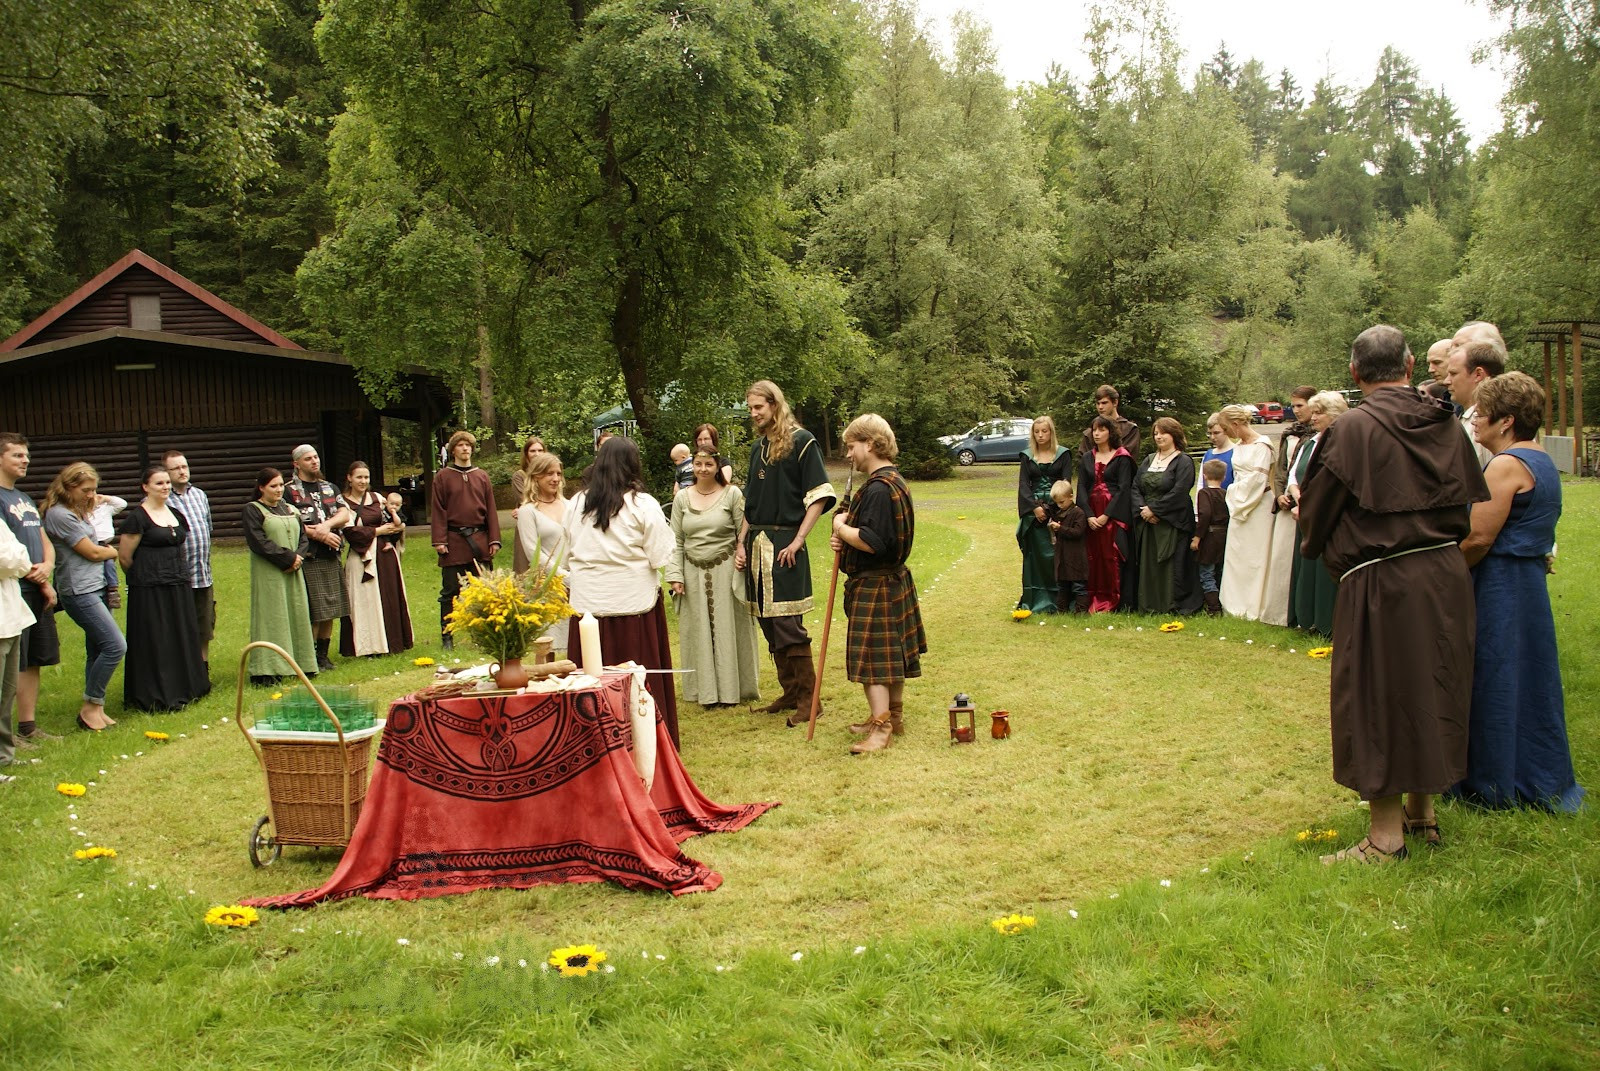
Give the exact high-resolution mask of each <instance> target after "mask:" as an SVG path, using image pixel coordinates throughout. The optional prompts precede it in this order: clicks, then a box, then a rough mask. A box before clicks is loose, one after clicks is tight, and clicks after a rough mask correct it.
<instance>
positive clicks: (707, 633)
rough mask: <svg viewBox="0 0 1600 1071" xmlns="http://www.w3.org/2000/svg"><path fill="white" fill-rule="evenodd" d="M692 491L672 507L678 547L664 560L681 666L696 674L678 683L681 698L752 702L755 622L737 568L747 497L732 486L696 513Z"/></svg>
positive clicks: (685, 492) (684, 492) (708, 702)
mask: <svg viewBox="0 0 1600 1071" xmlns="http://www.w3.org/2000/svg"><path fill="white" fill-rule="evenodd" d="M690 494H691V491H690V488H687V487H686V488H684V489H683V490H681V491H679V492H678V494H677V496H676V497H675V498H674V499H673V504H672V534H673V536H674V537H676V539H677V544H678V546H677V550H676V552H675V553H674V554H673V556H672V558H671V559H670V560H669V561H668V562H667V567H666V579H667V582H668V583H669V584H671V583H681V584H682V585H683V594H682V595H680V596H674V602H675V603H676V604H677V610H678V649H679V651H678V665H679V666H680V668H683V669H689V670H693V672H692V673H685V674H683V676H681V677H680V678H679V679H678V693H679V695H680V697H681V698H683V699H686V700H688V701H689V702H691V703H699V704H700V705H701V706H712V705H713V704H718V703H747V702H750V701H752V700H755V699H759V698H760V697H761V696H760V693H759V692H758V691H757V688H756V678H757V672H758V663H757V661H756V624H755V619H754V618H753V617H751V616H750V609H749V607H748V605H747V604H746V603H745V601H744V598H743V596H744V576H743V575H742V574H741V573H739V572H737V571H735V569H734V568H733V550H734V547H735V545H736V544H737V542H738V537H739V522H740V520H741V519H743V517H744V495H743V493H742V492H740V490H739V489H738V488H737V487H732V486H729V487H727V488H725V489H724V490H723V492H722V495H721V497H719V498H718V499H717V500H716V501H715V502H713V503H712V504H711V505H709V506H707V507H706V508H705V509H695V508H694V505H693V504H692V500H691V498H690Z"/></svg>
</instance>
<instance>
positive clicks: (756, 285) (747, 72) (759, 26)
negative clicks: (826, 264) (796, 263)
mask: <svg viewBox="0 0 1600 1071" xmlns="http://www.w3.org/2000/svg"><path fill="white" fill-rule="evenodd" d="M318 40H319V44H320V45H321V47H322V49H323V52H324V54H325V56H326V57H327V58H328V59H329V61H330V62H331V63H333V64H334V65H335V67H336V68H337V69H338V70H339V71H341V72H342V73H343V74H344V76H345V77H346V78H347V79H348V80H349V82H350V83H351V85H352V87H353V93H354V96H355V99H356V100H357V101H358V102H359V104H360V107H361V108H362V109H364V111H365V113H366V114H367V115H368V116H370V118H371V122H372V123H373V124H374V126H375V128H376V130H377V131H378V132H379V134H380V135H381V138H382V143H383V145H384V146H385V147H386V149H387V151H388V152H390V153H391V154H392V156H393V158H394V160H395V162H396V165H397V167H398V170H399V172H400V173H401V174H403V175H405V176H407V179H408V182H409V183H410V185H411V187H412V194H414V201H415V204H417V205H419V206H421V207H422V209H423V210H424V213H423V214H424V215H425V216H426V217H427V218H429V219H431V220H432V221H434V222H436V223H439V224H440V225H441V226H444V225H445V221H447V220H448V221H449V224H448V226H447V227H445V231H444V234H445V235H447V236H450V237H449V240H448V242H447V244H448V245H449V247H450V248H452V249H457V250H464V249H465V248H466V246H465V245H464V244H463V242H464V241H465V240H466V239H467V237H468V236H470V238H471V243H472V247H473V249H474V250H481V252H478V253H477V254H476V255H477V264H478V266H479V267H478V272H477V282H476V283H475V285H474V286H473V287H472V288H471V289H470V290H469V291H468V293H469V295H470V301H471V306H472V307H471V309H470V312H471V316H470V317H469V318H471V319H475V320H476V321H477V322H476V324H475V325H474V327H473V329H472V330H471V331H470V332H467V337H466V338H462V337H460V334H459V333H460V332H463V331H466V328H465V324H464V322H460V323H457V325H456V327H455V328H454V332H455V333H454V334H453V335H452V338H453V344H452V346H451V350H452V352H454V353H457V354H462V353H469V352H470V353H472V354H473V355H474V356H473V358H472V359H473V360H474V361H476V362H477V363H478V364H479V365H480V366H484V365H487V367H489V368H490V369H491V370H492V379H493V392H492V393H493V398H494V399H495V401H496V402H497V403H499V404H500V406H501V407H502V409H503V410H506V412H503V413H502V414H501V416H502V423H508V422H510V421H512V420H516V419H520V418H521V417H522V416H523V415H525V414H527V413H529V412H530V410H531V407H532V405H533V403H534V402H535V401H536V400H537V394H536V391H535V390H533V389H531V388H530V384H529V381H528V379H527V378H526V376H527V373H528V372H529V371H530V370H533V371H534V373H535V379H534V382H535V383H536V382H537V381H538V378H539V377H541V376H543V375H545V374H546V372H547V371H548V370H549V369H551V368H552V367H553V366H555V365H558V364H561V365H566V366H568V367H569V368H576V369H578V370H579V373H580V374H582V375H583V376H585V377H586V379H587V380H589V381H591V382H593V381H598V380H605V379H610V380H612V381H613V382H614V381H615V380H616V379H617V378H620V380H621V383H622V385H623V387H624V391H625V394H626V397H627V400H628V401H629V402H630V403H631V404H632V406H633V409H634V413H635V415H636V416H637V418H638V420H639V423H640V428H641V431H642V432H643V434H644V435H645V437H646V439H647V440H650V441H651V443H652V445H654V446H655V447H656V448H658V449H659V448H661V447H662V446H663V445H664V444H663V443H661V441H660V440H661V438H662V428H663V423H662V419H661V399H662V397H663V395H664V393H665V392H666V389H667V387H668V386H669V385H672V384H677V385H679V388H680V394H687V395H688V396H690V397H698V398H715V397H722V398H727V397H730V396H731V397H738V396H740V395H742V393H743V385H744V381H746V380H747V379H748V378H750V377H751V375H752V373H754V374H766V373H771V374H773V375H775V376H777V377H778V378H780V379H782V378H783V370H784V369H785V368H786V367H788V366H792V365H795V364H797V363H801V362H803V361H806V360H808V354H807V353H804V352H795V351H793V350H781V351H765V352H751V351H750V350H748V349H745V347H746V346H748V345H750V344H751V340H752V337H755V338H758V339H762V340H773V341H787V342H791V343H793V342H799V343H800V344H801V346H802V348H803V349H805V350H809V351H831V352H833V353H835V354H837V353H841V352H845V351H847V350H848V349H849V345H848V343H845V342H841V341H840V340H839V339H837V338H835V337H831V336H830V337H825V338H821V339H818V338H804V339H799V338H797V337H796V336H794V335H793V334H785V333H784V332H772V333H770V334H763V333H762V332H760V331H752V330H751V329H750V328H748V327H747V326H745V325H748V324H750V323H752V322H755V321H757V320H758V319H759V318H760V317H762V316H770V315H772V314H773V313H774V311H776V312H778V313H779V314H780V316H779V319H780V320H782V321H788V322H792V318H793V317H798V318H800V319H803V320H804V322H806V323H807V324H808V325H809V326H812V327H815V328H818V329H821V330H824V331H827V332H836V331H838V330H840V329H842V328H843V326H844V325H843V321H842V319H841V318H840V317H838V316H837V315H834V316H831V317H830V316H828V315H818V310H817V309H816V305H815V303H816V301H817V300H818V299H819V298H820V297H821V296H823V295H825V294H826V293H827V292H828V289H829V286H830V284H829V282H828V281H827V280H809V279H803V280H796V279H794V278H793V277H792V272H793V269H792V267H790V266H789V265H788V264H787V262H786V261H785V259H784V258H785V257H786V256H787V255H788V254H789V253H790V251H791V249H792V240H791V239H790V237H789V236H788V235H787V233H786V230H785V223H786V220H785V214H786V209H785V206H784V204H783V202H782V198H781V179H782V177H783V175H784V172H785V169H786V168H787V166H788V165H789V162H790V160H791V156H792V153H793V150H794V147H795V144H796V141H797V139H798V133H797V131H798V129H799V127H800V126H801V124H803V122H804V121H805V120H806V118H807V117H808V116H809V115H810V114H811V113H812V111H813V109H814V108H816V107H817V106H819V104H820V103H822V102H828V101H831V100H832V99H833V98H834V97H835V96H836V95H837V94H838V93H839V92H840V91H841V89H842V86H843V75H844V62H845V58H846V54H847V40H848V39H847V28H846V25H845V24H844V23H843V22H842V21H841V20H840V19H839V18H838V17H836V16H835V15H834V14H833V13H832V12H831V11H830V9H829V7H828V6H827V5H825V4H823V3H821V2H820V0H769V2H761V3H757V2H755V0H686V2H679V3H670V4H668V3H660V2H657V0H592V2H583V0H574V2H571V3H565V4H556V3H551V2H548V0H545V2H537V3H528V4H522V5H511V6H506V7H501V8H488V7H484V6H481V5H475V4H465V3H450V2H446V3H441V4H429V5H420V6H419V5H411V4H400V3H396V2H394V0H332V2H330V3H328V4H326V5H325V7H324V15H323V20H322V23H321V25H320V27H319V30H318ZM446 210H448V211H446ZM399 218H400V219H401V220H403V221H406V220H408V217H405V216H403V215H402V216H401V217H399ZM345 239H346V234H345V233H344V232H342V231H336V233H335V234H334V235H332V236H331V237H330V241H331V242H333V243H335V244H341V243H345ZM458 239H459V240H458ZM362 248H363V247H362V246H361V245H360V244H359V243H355V244H351V245H350V248H349V249H348V255H344V256H342V257H341V259H342V260H343V261H344V263H346V264H348V265H349V270H350V271H351V272H352V273H354V277H356V278H369V279H376V280H381V279H382V278H383V276H384V270H385V269H384V265H383V263H382V262H381V259H379V258H381V255H382V254H381V250H382V249H383V248H384V246H383V245H382V244H381V243H379V244H378V245H376V246H374V247H372V253H371V254H367V253H363V252H362ZM448 263H449V264H450V265H454V266H455V267H456V268H457V269H459V268H460V266H461V265H462V264H463V261H460V260H458V259H453V258H452V259H450V260H449V261H448ZM452 278H456V277H455V276H452ZM790 300H799V301H803V302H805V303H806V305H805V307H804V308H787V307H782V306H781V305H780V307H779V308H777V309H776V310H774V308H773V306H774V305H775V304H778V303H782V302H786V301H790ZM348 318H349V317H346V319H347V320H348ZM740 356H742V357H743V360H735V359H733V358H736V357H740ZM463 359H465V358H462V357H459V356H458V357H457V360H463ZM730 366H732V367H734V368H736V369H737V373H738V374H737V385H736V383H735V379H734V378H733V377H732V376H731V375H730V372H729V369H730ZM810 367H812V368H815V362H814V361H813V362H811V363H810ZM806 386H807V388H808V389H812V390H814V389H816V388H817V386H818V384H816V383H809V384H806ZM799 400H804V399H803V398H801V399H799ZM662 453H664V450H662Z"/></svg>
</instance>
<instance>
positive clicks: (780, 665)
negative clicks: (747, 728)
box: [761, 647, 796, 714]
mask: <svg viewBox="0 0 1600 1071" xmlns="http://www.w3.org/2000/svg"><path fill="white" fill-rule="evenodd" d="M772 664H773V665H774V666H775V667H777V670H778V684H779V686H780V687H782V689H783V691H781V692H779V693H778V698H776V699H774V700H773V701H772V702H770V703H768V704H767V705H766V706H764V707H762V708H761V710H762V711H764V712H765V713H767V714H777V713H779V712H780V711H784V710H793V709H795V703H796V700H795V692H794V670H793V668H792V667H791V666H790V665H789V648H787V647H785V648H784V649H783V650H781V651H773V652H772Z"/></svg>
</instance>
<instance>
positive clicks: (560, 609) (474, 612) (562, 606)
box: [445, 568, 572, 665]
mask: <svg viewBox="0 0 1600 1071" xmlns="http://www.w3.org/2000/svg"><path fill="white" fill-rule="evenodd" d="M571 616H572V605H571V604H570V603H569V602H567V585H566V583H565V582H564V581H563V580H562V579H561V574H560V573H558V572H556V570H555V569H554V568H552V569H549V570H547V571H545V572H543V573H535V572H533V571H532V570H530V571H529V572H527V573H525V574H524V575H522V576H520V577H518V576H516V575H514V574H512V573H511V572H509V571H507V570H505V569H493V570H490V571H489V572H487V573H484V574H482V575H480V576H467V577H464V578H463V579H462V583H461V594H459V595H457V596H456V605H455V609H453V610H451V611H450V616H449V617H448V618H446V620H445V623H446V624H447V625H448V626H449V629H450V633H451V635H453V636H458V637H461V638H463V639H465V640H466V641H467V642H468V643H470V644H472V645H473V646H474V647H477V648H478V649H479V650H481V651H483V653H484V654H487V655H489V656H490V657H491V658H493V659H494V660H495V661H496V662H499V663H500V664H501V665H504V664H505V663H506V662H508V661H510V660H511V659H513V658H521V657H522V656H524V655H526V654H527V653H528V648H530V647H532V646H533V641H534V640H536V639H538V638H539V634H540V633H541V632H543V631H544V630H545V629H546V628H547V627H549V626H550V625H552V624H554V623H555V622H557V621H560V620H562V619H564V618H568V617H571Z"/></svg>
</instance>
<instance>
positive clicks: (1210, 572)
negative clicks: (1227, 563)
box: [1200, 562, 1222, 595]
mask: <svg viewBox="0 0 1600 1071" xmlns="http://www.w3.org/2000/svg"><path fill="white" fill-rule="evenodd" d="M1221 568H1222V567H1221V566H1220V565H1217V564H1216V563H1215V562H1213V563H1212V564H1210V565H1207V564H1206V563H1205V562H1201V563H1200V590H1201V591H1203V592H1205V593H1206V594H1207V595H1215V594H1216V593H1217V571H1218V570H1219V569H1221Z"/></svg>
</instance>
